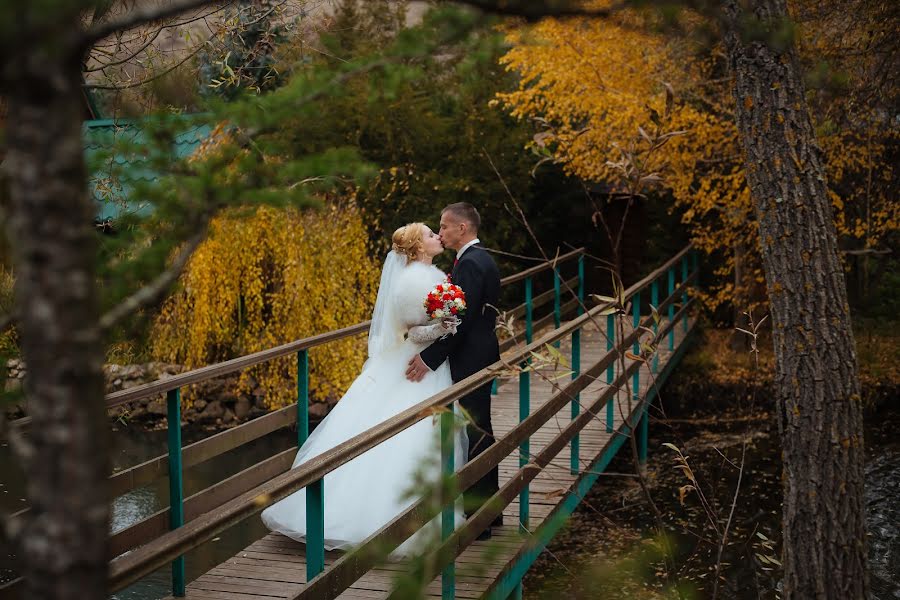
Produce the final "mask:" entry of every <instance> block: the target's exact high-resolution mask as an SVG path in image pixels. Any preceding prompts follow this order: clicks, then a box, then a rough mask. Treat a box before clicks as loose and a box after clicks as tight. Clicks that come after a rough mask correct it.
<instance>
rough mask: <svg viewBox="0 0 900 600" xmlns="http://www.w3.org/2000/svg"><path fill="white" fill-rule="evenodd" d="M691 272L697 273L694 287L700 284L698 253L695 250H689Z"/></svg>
mask: <svg viewBox="0 0 900 600" xmlns="http://www.w3.org/2000/svg"><path fill="white" fill-rule="evenodd" d="M691 271H696V272H697V279H696V283H695V285H699V284H700V252H698V251H697V250H696V249H695V250H691Z"/></svg>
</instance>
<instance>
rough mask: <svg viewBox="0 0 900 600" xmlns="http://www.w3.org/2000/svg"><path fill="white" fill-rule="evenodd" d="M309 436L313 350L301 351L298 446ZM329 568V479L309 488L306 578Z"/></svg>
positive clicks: (307, 495)
mask: <svg viewBox="0 0 900 600" xmlns="http://www.w3.org/2000/svg"><path fill="white" fill-rule="evenodd" d="M307 438H309V352H308V351H307V350H300V351H299V352H297V447H298V448H299V447H300V446H302V445H303V443H304V442H306V440H307ZM324 568H325V479H324V478H322V479H319V480H318V481H315V482H313V483H311V484H310V485H309V486H307V488H306V580H307V581H309V580H311V579H312V578H313V577H315V576H316V575H318V574H319V573H321V572H322V570H323V569H324Z"/></svg>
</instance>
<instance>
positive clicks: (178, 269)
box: [100, 220, 208, 331]
mask: <svg viewBox="0 0 900 600" xmlns="http://www.w3.org/2000/svg"><path fill="white" fill-rule="evenodd" d="M207 226H208V221H206V220H204V221H203V225H202V226H201V227H200V228H199V229H198V230H197V231H196V232H195V233H194V234H193V235H192V236H191V237H190V238H188V240H187V241H186V242H185V245H184V247H183V248H182V249H181V251H180V252H179V253H178V256H176V257H175V260H174V261H172V264H171V266H169V268H168V269H166V270H165V271H163V272H162V273H160V274H159V275H157V277H156V279H154V280H153V281H152V282H150V283H149V284H147V285H146V286H144V287H142V288H141V289H139V290H138V291H136V292H135V293H134V294H132V295H131V296H129V297H128V298H126V299H125V300H123V301H122V302H120V303H119V304H118V305H116V306H115V307H114V308H112V309H111V310H110V311H108V312H107V313H106V314H105V315H103V316H102V317H101V318H100V328H101V329H103V330H104V331H109V329H111V328H112V327H113V326H115V325H116V324H117V323H119V322H120V321H121V320H122V319H124V318H125V317H127V316H128V315H130V314H132V313H134V312H135V311H137V310H139V309H141V308H144V307H147V306H153V305H155V304H157V303H159V302H160V301H161V300H162V299H163V298H164V297H165V295H166V294H167V293H168V292H169V289H170V288H171V287H172V285H174V283H175V282H176V281H177V280H178V277H179V276H180V275H181V273H182V271H184V268H185V267H186V266H187V263H188V260H190V258H191V255H193V254H194V251H195V250H196V249H197V247H198V246H199V245H200V243H201V242H202V241H203V240H204V239H206V232H207Z"/></svg>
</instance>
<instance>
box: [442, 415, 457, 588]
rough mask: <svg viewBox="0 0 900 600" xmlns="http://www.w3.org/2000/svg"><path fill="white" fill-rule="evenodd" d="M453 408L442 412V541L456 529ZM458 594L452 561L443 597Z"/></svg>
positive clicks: (444, 573) (445, 573)
mask: <svg viewBox="0 0 900 600" xmlns="http://www.w3.org/2000/svg"><path fill="white" fill-rule="evenodd" d="M455 425H456V424H455V422H454V413H453V409H452V408H451V409H450V410H447V411H444V412H442V413H441V466H442V469H441V479H442V485H441V489H442V490H443V491H444V493H443V495H442V497H441V504H442V505H443V508H442V509H441V541H442V542H444V541H446V540H447V538H449V537H450V536H451V535H453V530H454V529H455V522H454V520H455V516H456V514H455V513H456V511H455V510H454V509H455V504H456V489H455V488H456V486H455V480H454V479H453V472H454V470H455V467H454V465H453V462H454V460H453V458H454V453H455V448H454V438H455V436H454V435H453V429H454V427H455ZM455 595H456V562H451V563H450V564H449V565H447V566H446V567H444V570H443V571H441V599H442V600H453V598H454V597H455Z"/></svg>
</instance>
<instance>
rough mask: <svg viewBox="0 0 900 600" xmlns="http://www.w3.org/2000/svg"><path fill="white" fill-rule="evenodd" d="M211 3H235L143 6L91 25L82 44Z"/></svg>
mask: <svg viewBox="0 0 900 600" xmlns="http://www.w3.org/2000/svg"><path fill="white" fill-rule="evenodd" d="M211 4H233V0H229V1H227V2H224V3H223V2H222V0H218V1H217V0H172V2H170V3H169V4H166V5H165V6H156V7H150V6H142V7H140V8H136V9H134V10H132V11H129V12H128V13H127V14H126V15H124V16H122V17H120V18H118V19H110V20H108V21H105V22H103V23H98V24H96V25H92V26H91V27H89V28H88V29H87V30H86V31H85V32H84V34H83V36H82V44H83V46H84V47H85V48H88V47H90V46H91V45H93V44H94V42H97V41H99V40H102V39H103V38H105V37H107V36H109V35H112V34H114V33H117V32H119V31H127V30H129V29H133V28H134V27H138V26H140V25H143V24H145V23H152V22H154V21H159V20H161V19H167V18H169V17H174V16H177V15H180V14H182V13H184V12H187V11H189V10H194V9H197V8H203V7H204V6H208V5H211Z"/></svg>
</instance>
